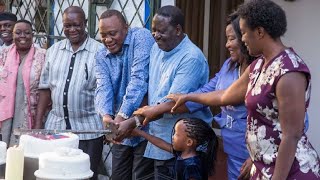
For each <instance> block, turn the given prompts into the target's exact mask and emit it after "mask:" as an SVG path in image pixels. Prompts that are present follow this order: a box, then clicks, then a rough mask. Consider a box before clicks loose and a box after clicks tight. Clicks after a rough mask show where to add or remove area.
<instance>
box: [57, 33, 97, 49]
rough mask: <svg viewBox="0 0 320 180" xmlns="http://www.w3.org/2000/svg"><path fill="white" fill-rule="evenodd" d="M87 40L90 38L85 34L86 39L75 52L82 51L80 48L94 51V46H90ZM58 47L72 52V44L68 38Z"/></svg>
mask: <svg viewBox="0 0 320 180" xmlns="http://www.w3.org/2000/svg"><path fill="white" fill-rule="evenodd" d="M89 40H90V37H89V35H88V34H87V38H86V40H85V41H84V42H83V43H82V44H81V46H80V47H79V48H78V50H77V51H76V52H78V51H82V50H87V51H89V52H94V51H95V50H94V46H90V42H89ZM60 49H65V50H69V51H72V52H73V50H72V46H71V43H70V41H69V39H67V40H66V41H65V43H64V45H62V46H61V47H60Z"/></svg>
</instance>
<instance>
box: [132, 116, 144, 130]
mask: <svg viewBox="0 0 320 180" xmlns="http://www.w3.org/2000/svg"><path fill="white" fill-rule="evenodd" d="M133 118H134V120H135V121H136V128H140V127H141V126H142V124H141V122H140V119H139V117H138V116H134V117H133Z"/></svg>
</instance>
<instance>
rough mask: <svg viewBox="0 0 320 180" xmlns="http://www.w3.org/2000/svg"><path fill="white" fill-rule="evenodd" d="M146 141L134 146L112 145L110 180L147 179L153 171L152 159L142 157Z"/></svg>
mask: <svg viewBox="0 0 320 180" xmlns="http://www.w3.org/2000/svg"><path fill="white" fill-rule="evenodd" d="M146 145H147V141H142V142H140V143H139V144H138V145H137V146H136V147H130V146H124V145H118V144H114V145H113V146H112V180H130V179H132V180H138V179H149V178H146V177H148V175H150V174H152V173H153V170H154V168H153V160H152V159H148V158H145V157H143V154H144V150H145V148H146Z"/></svg>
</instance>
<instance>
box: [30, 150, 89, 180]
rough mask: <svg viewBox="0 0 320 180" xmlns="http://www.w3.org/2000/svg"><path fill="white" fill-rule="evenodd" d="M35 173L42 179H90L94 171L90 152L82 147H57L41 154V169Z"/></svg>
mask: <svg viewBox="0 0 320 180" xmlns="http://www.w3.org/2000/svg"><path fill="white" fill-rule="evenodd" d="M34 175H35V176H36V177H37V178H40V179H55V180H58V179H88V178H90V177H92V176H93V172H92V171H91V170H90V159H89V155H88V154H86V153H83V151H82V150H80V149H72V148H57V149H55V151H54V152H47V153H42V154H41V155H40V156H39V169H38V170H37V171H36V172H35V173H34Z"/></svg>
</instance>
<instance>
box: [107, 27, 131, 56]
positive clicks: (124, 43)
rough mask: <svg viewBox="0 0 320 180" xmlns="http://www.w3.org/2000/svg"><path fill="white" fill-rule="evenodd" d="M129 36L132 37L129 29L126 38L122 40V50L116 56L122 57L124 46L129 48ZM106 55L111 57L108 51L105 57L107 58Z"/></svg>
mask: <svg viewBox="0 0 320 180" xmlns="http://www.w3.org/2000/svg"><path fill="white" fill-rule="evenodd" d="M131 36H132V31H131V29H129V30H128V33H127V35H126V38H125V39H124V42H123V45H122V49H121V51H120V52H118V53H117V54H116V55H122V54H123V49H124V46H129V45H130V40H131ZM108 55H113V54H111V53H110V51H109V50H108V49H106V56H108Z"/></svg>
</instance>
